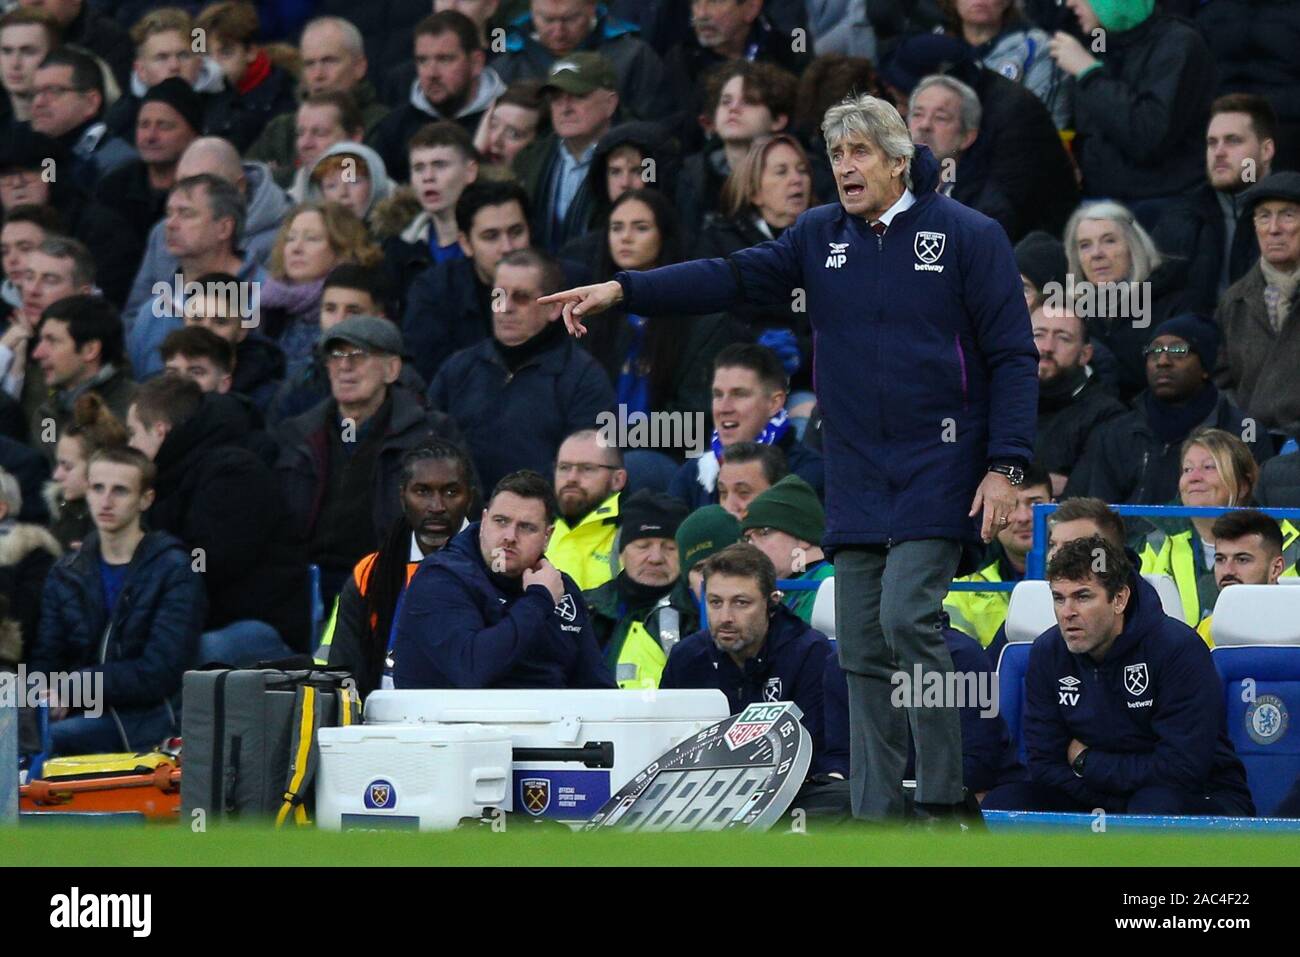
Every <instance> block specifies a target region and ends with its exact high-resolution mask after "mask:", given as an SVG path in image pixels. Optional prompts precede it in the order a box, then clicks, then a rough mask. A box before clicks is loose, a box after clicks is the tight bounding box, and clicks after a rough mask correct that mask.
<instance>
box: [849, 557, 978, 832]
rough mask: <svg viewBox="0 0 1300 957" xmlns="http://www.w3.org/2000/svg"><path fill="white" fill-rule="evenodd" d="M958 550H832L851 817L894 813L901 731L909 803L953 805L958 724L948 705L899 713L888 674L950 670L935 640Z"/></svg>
mask: <svg viewBox="0 0 1300 957" xmlns="http://www.w3.org/2000/svg"><path fill="white" fill-rule="evenodd" d="M960 558H961V545H960V543H959V542H956V541H948V540H945V539H925V540H922V541H914V542H900V543H898V544H896V545H893V546H889V547H886V546H884V545H880V546H863V547H853V548H841V549H837V550H836V552H835V630H836V633H837V636H838V644H839V656H840V665H841V667H843V669H844V671H845V674H846V676H847V678H848V686H849V742H850V748H849V782H850V790H851V793H852V803H853V815H854V816H855V817H859V818H865V819H868V820H884V819H887V818H897V817H902V816H903V812H904V807H903V774H904V771H905V770H906V767H907V735H908V728H909V726H910V728H911V733H912V740H913V742H915V745H916V781H917V783H916V800H917V801H918V802H919V803H925V804H956V803H957V802H959V801H960V800H961V799H962V779H961V722H960V719H959V717H958V714H957V709H956V708H955V707H950V708H949V707H924V708H910V707H909V708H900V707H895V706H894V703H893V702H892V701H891V698H892V693H893V691H894V687H895V685H894V682H893V680H892V679H893V676H894V675H895V674H896V673H897V672H900V671H901V672H903V673H904V674H907V675H909V676H911V675H913V674H914V673H915V672H914V670H913V669H914V667H915V666H916V665H920V666H921V672H922V674H929V673H930V672H944V673H946V672H951V671H952V670H953V664H952V657H951V655H949V654H948V647H947V645H945V644H944V640H943V624H942V620H941V618H940V613H941V612H942V609H943V598H944V595H946V594H947V592H948V586H949V584H950V583H951V582H952V577H953V575H954V574H955V573H956V571H957V563H958V562H959V560H960Z"/></svg>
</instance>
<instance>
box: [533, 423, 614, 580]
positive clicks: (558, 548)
mask: <svg viewBox="0 0 1300 957" xmlns="http://www.w3.org/2000/svg"><path fill="white" fill-rule="evenodd" d="M626 485H627V472H626V471H625V470H624V468H623V453H622V452H621V451H620V450H619V449H617V448H614V447H612V446H610V445H609V444H608V443H604V442H602V441H601V439H600V434H599V433H598V432H597V431H596V430H595V429H580V430H579V431H577V432H574V433H573V434H572V435H570V436H569V437H568V438H566V439H565V440H564V441H563V442H562V443H561V444H560V451H559V454H557V455H556V457H555V496H556V498H558V499H559V502H560V516H559V518H557V519H556V520H555V533H554V534H553V535H552V536H551V543H550V545H548V546H547V549H546V557H547V559H548V560H549V561H550V563H551V564H552V565H554V566H555V567H556V568H558V569H559V570H560V571H562V572H564V573H565V574H567V575H569V576H570V577H571V578H572V579H573V580H574V581H575V582H577V583H578V587H579V588H581V589H582V590H583V591H589V590H590V589H593V588H598V587H600V586H601V585H603V584H605V583H606V582H607V581H609V580H610V579H611V578H613V577H614V576H615V575H617V574H618V570H619V557H618V550H617V549H615V547H614V537H615V535H617V533H618V515H619V503H618V497H619V493H620V492H621V491H622V490H623V488H624V487H625V486H626Z"/></svg>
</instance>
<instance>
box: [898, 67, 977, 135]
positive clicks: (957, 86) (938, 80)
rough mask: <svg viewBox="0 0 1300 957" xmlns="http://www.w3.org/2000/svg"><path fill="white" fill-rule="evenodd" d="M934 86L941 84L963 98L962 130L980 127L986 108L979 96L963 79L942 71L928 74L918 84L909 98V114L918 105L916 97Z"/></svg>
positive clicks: (966, 131) (967, 131) (967, 130)
mask: <svg viewBox="0 0 1300 957" xmlns="http://www.w3.org/2000/svg"><path fill="white" fill-rule="evenodd" d="M932 86H941V87H943V88H944V89H945V90H947V91H948V92H950V93H956V94H957V96H958V97H960V98H961V131H962V132H963V133H969V132H970V131H971V130H978V129H979V128H980V120H981V119H982V118H983V116H984V108H983V107H981V106H980V98H979V96H978V95H977V94H976V93H975V91H974V90H972V89H971V88H970V87H969V86H967V85H966V84H965V83H963V82H962V81H961V80H957V79H954V78H953V77H950V76H944V75H943V74H942V73H936V74H934V75H933V76H927V77H926V78H925V79H923V80H922V81H921V82H920V83H918V84H916V89H914V90H913V91H912V95H911V96H910V97H908V98H907V112H908V114H909V115H910V114H911V112H912V110H913V109H914V108H915V107H916V98H917V97H918V96H920V95H921V93H923V92H924V91H925V90H928V89H929V88H930V87H932Z"/></svg>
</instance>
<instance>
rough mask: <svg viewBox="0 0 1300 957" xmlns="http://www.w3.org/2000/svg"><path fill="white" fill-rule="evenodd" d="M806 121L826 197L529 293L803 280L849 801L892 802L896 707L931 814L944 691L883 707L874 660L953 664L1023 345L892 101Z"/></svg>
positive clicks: (1018, 401)
mask: <svg viewBox="0 0 1300 957" xmlns="http://www.w3.org/2000/svg"><path fill="white" fill-rule="evenodd" d="M822 134H823V137H824V138H825V140H826V143H827V145H828V150H829V153H830V160H831V164H832V167H833V169H834V172H835V179H836V185H837V186H838V188H839V202H838V203H833V204H829V205H826V206H819V207H816V208H815V209H811V210H809V211H808V212H806V213H804V214H803V215H802V216H801V217H800V218H799V219H798V220H797V221H796V222H795V224H794V225H793V226H791V227H790V228H789V229H787V230H786V231H785V232H784V233H782V234H781V236H780V238H779V239H777V240H774V241H772V242H766V243H762V244H761V245H758V246H754V247H751V248H749V249H743V250H741V251H739V252H737V253H734V254H732V255H731V256H728V257H727V258H725V259H710V260H697V261H695V262H688V263H681V264H678V265H675V266H667V267H664V268H662V269H653V270H650V271H648V272H620V273H618V274H617V275H616V276H615V278H614V280H613V281H611V282H607V283H602V284H600V285H595V286H584V287H581V288H578V289H572V290H569V291H567V292H563V293H558V294H556V295H555V296H551V297H548V300H547V301H553V302H563V303H564V313H563V314H564V319H565V322H566V323H567V324H568V326H569V328H570V330H571V331H573V332H574V333H575V334H577V335H582V334H583V333H584V332H585V331H586V330H585V327H584V325H583V320H584V319H585V318H586V317H588V316H591V315H593V314H595V313H598V312H600V311H602V310H604V309H607V308H609V307H610V306H613V305H615V304H616V303H622V305H623V307H624V308H625V309H627V310H628V311H630V312H634V313H636V314H637V315H645V316H652V315H656V314H659V313H674V312H675V313H677V314H679V315H680V314H682V313H707V312H721V311H725V310H727V309H729V308H732V307H733V306H735V305H736V304H737V303H740V302H752V303H777V302H780V303H786V304H788V303H789V302H790V301H791V298H792V297H794V296H800V295H802V296H805V297H806V302H807V307H808V314H809V317H810V319H811V324H812V329H813V337H814V338H813V342H814V360H813V368H814V377H815V382H816V390H817V397H818V401H819V403H820V405H821V409H822V413H823V426H822V431H823V448H824V455H825V463H826V519H827V521H826V525H827V530H826V537H825V539H824V541H823V545H824V547H825V548H826V549H827V550H828V551H829V552H831V553H832V555H833V556H834V563H835V575H836V578H837V579H838V581H837V586H836V589H835V594H836V609H835V610H836V621H837V630H838V633H839V655H840V661H841V664H842V665H843V667H844V670H845V672H846V673H847V675H848V685H849V715H850V737H851V742H850V743H851V762H850V767H851V786H852V796H853V810H854V814H855V815H857V816H858V817H862V818H866V819H872V820H883V819H888V818H894V817H900V816H902V815H903V813H904V803H903V789H902V777H903V770H904V766H905V764H906V761H907V734H908V726H909V724H910V726H911V731H912V735H913V738H914V739H915V742H916V753H917V760H916V772H917V794H916V801H917V808H918V810H919V812H920V813H922V814H927V815H930V816H935V817H946V816H951V815H954V814H956V813H958V810H957V809H958V808H959V806H960V803H961V801H962V780H961V728H960V723H959V718H958V712H957V710H956V708H955V707H954V706H953V705H955V704H956V703H957V702H954V701H945V702H944V706H942V707H923V708H912V709H904V708H899V707H895V706H894V705H893V703H892V702H891V694H890V692H891V691H892V690H893V687H894V685H893V682H892V680H891V679H892V678H893V676H894V675H895V674H896V673H897V672H899V671H902V672H905V673H907V674H909V675H912V674H913V673H914V668H915V667H916V666H918V665H919V666H920V668H921V669H922V672H923V673H925V674H928V673H930V672H940V673H949V672H951V671H952V670H953V665H952V659H951V658H950V656H949V654H948V651H947V648H946V647H945V646H944V641H943V631H942V627H941V619H940V614H941V606H942V602H943V596H944V594H945V592H946V591H947V589H948V585H949V583H950V581H951V579H952V577H953V575H954V574H955V573H956V571H957V566H958V564H959V561H960V558H961V553H962V546H963V544H965V543H971V544H973V543H974V542H975V540H976V539H979V538H982V539H983V540H984V541H985V542H987V541H989V540H990V539H991V537H992V535H993V533H994V532H995V531H996V530H997V529H999V528H1000V527H1001V526H1003V525H1005V524H1006V523H1007V522H1008V520H1009V516H1010V513H1011V511H1012V510H1013V509H1014V508H1015V504H1016V499H1015V486H1016V484H1018V483H1019V482H1020V481H1022V480H1023V478H1024V472H1023V470H1024V467H1025V466H1026V465H1027V464H1028V463H1029V460H1030V458H1031V456H1032V450H1033V443H1034V424H1035V419H1036V414H1037V407H1038V376H1037V368H1038V351H1037V349H1036V348H1035V346H1034V341H1033V334H1032V330H1031V327H1030V322H1029V315H1028V312H1027V310H1026V308H1025V300H1024V293H1023V291H1022V287H1021V281H1020V276H1019V273H1018V271H1017V268H1016V263H1015V257H1014V255H1013V253H1012V249H1011V244H1010V242H1009V241H1008V239H1007V237H1006V234H1005V233H1004V232H1003V230H1002V228H1001V227H1000V226H999V225H998V224H997V223H996V222H994V221H993V220H991V219H989V218H988V217H986V216H983V215H981V214H980V213H977V212H975V211H974V210H971V209H967V208H966V207H965V206H962V205H961V204H960V203H958V202H956V201H955V200H952V199H950V198H948V197H946V196H943V195H940V194H939V193H937V192H935V188H936V186H937V185H938V183H939V167H938V163H937V162H936V161H935V159H934V157H933V155H932V154H931V153H930V151H929V150H928V149H927V148H926V147H924V146H914V145H913V144H912V141H911V139H910V137H909V136H908V132H907V125H906V124H905V123H904V122H903V119H902V117H900V116H899V115H898V111H897V110H895V109H894V107H893V106H891V105H890V104H888V103H886V102H885V101H883V100H879V99H876V98H875V97H870V96H863V97H858V98H855V99H850V100H846V101H845V102H843V103H841V104H839V105H837V106H834V107H832V108H831V109H830V110H828V111H827V113H826V117H825V119H824V121H823V122H822ZM976 516H980V518H979V520H978V523H977V521H976ZM945 686H947V687H956V686H958V685H957V683H947V682H945Z"/></svg>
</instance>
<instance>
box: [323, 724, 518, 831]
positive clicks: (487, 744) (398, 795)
mask: <svg viewBox="0 0 1300 957" xmlns="http://www.w3.org/2000/svg"><path fill="white" fill-rule="evenodd" d="M317 741H318V743H319V745H320V768H319V770H318V772H317V776H316V823H317V826H319V827H321V828H324V829H325V830H329V831H338V830H344V831H355V830H375V829H381V828H382V829H385V830H389V829H409V830H421V831H435V830H444V829H447V828H453V827H455V826H456V824H457V822H459V821H460V819H461V818H464V817H479V816H480V815H481V814H482V813H483V809H484V808H488V807H500V806H501V805H502V804H503V803H504V802H505V801H506V799H507V798H508V797H509V786H510V760H511V746H510V735H509V733H508V732H507V731H506V730H505V729H503V728H489V727H483V726H482V725H477V724H443V725H429V724H425V725H414V726H397V725H389V726H383V725H369V726H368V725H352V726H351V727H347V728H321V729H320V731H319V732H318V733H317Z"/></svg>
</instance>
